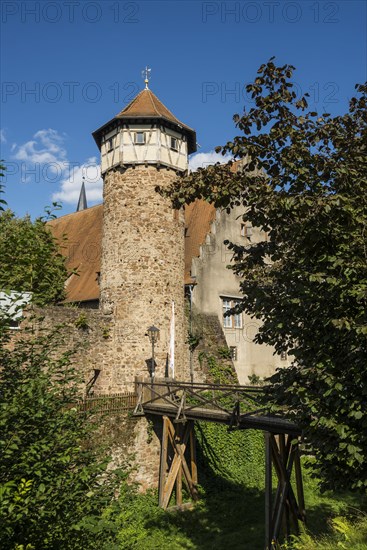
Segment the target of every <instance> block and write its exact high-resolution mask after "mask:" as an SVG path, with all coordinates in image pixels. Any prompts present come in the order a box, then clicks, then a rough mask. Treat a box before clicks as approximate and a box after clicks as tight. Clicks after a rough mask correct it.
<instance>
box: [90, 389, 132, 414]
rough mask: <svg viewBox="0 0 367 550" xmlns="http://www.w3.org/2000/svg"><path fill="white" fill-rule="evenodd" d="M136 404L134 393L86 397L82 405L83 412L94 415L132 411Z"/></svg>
mask: <svg viewBox="0 0 367 550" xmlns="http://www.w3.org/2000/svg"><path fill="white" fill-rule="evenodd" d="M136 404H137V395H136V393H135V392H124V393H113V394H110V395H93V396H88V397H86V398H85V399H84V400H83V402H82V404H81V409H82V410H83V411H94V412H96V413H119V412H125V411H133V410H134V409H135V407H136Z"/></svg>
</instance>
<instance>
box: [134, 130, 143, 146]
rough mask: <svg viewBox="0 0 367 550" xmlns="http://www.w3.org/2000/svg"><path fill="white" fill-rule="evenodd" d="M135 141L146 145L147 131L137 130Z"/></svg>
mask: <svg viewBox="0 0 367 550" xmlns="http://www.w3.org/2000/svg"><path fill="white" fill-rule="evenodd" d="M135 143H136V144H138V145H144V143H145V132H135Z"/></svg>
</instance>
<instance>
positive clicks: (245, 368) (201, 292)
mask: <svg viewBox="0 0 367 550" xmlns="http://www.w3.org/2000/svg"><path fill="white" fill-rule="evenodd" d="M242 214H243V209H242V208H239V207H237V208H235V209H234V210H232V212H231V213H230V214H227V213H226V212H220V211H217V216H216V221H215V222H214V223H213V224H212V228H211V232H210V234H209V235H208V236H207V239H206V243H205V244H204V245H203V246H202V247H201V255H200V257H199V258H194V260H193V262H192V271H191V273H192V276H194V277H196V282H197V285H196V286H195V288H194V291H193V303H194V305H195V306H196V307H197V309H198V310H199V311H201V312H203V313H208V314H216V315H218V318H219V319H220V321H221V322H222V318H223V310H222V300H221V298H222V297H230V298H240V297H241V292H240V289H239V283H240V278H239V277H237V276H236V275H234V274H233V272H232V271H231V270H229V269H226V266H227V265H228V264H230V263H231V257H232V254H231V252H230V251H229V250H228V249H227V247H226V246H225V245H224V244H223V241H224V240H226V239H228V240H230V241H232V242H235V243H238V244H247V243H249V242H250V241H249V240H248V239H247V237H243V236H241V224H242V223H244V222H243V220H242V218H241V215H242ZM264 238H266V235H265V233H263V232H260V230H259V229H257V228H253V235H252V236H251V242H258V241H260V240H263V239H264ZM222 325H223V322H222ZM259 326H260V321H258V320H256V319H251V318H250V317H249V316H248V315H245V314H244V313H242V329H236V328H225V327H223V331H224V334H225V337H226V340H227V344H228V346H235V347H237V361H235V362H234V365H235V368H236V371H237V375H238V378H239V382H240V383H241V384H248V382H249V379H248V377H249V376H250V375H252V374H256V375H257V376H260V377H266V376H269V375H271V374H272V373H273V372H275V369H276V368H277V367H286V366H288V365H289V364H290V361H289V358H288V359H286V360H283V359H281V357H280V356H279V355H274V349H273V348H272V347H270V346H266V345H259V344H255V343H254V342H253V339H254V337H255V335H256V333H257V331H258V327H259Z"/></svg>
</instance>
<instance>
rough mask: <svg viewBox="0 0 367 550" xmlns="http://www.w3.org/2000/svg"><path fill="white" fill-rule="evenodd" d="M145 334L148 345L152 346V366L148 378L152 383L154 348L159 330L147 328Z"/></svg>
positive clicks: (152, 327)
mask: <svg viewBox="0 0 367 550" xmlns="http://www.w3.org/2000/svg"><path fill="white" fill-rule="evenodd" d="M147 333H148V336H149V340H150V343H151V344H152V364H151V369H150V376H151V378H152V381H153V380H154V375H155V360H154V346H155V344H156V343H157V342H158V340H159V328H157V327H155V326H154V325H152V326H151V327H149V328H148V330H147Z"/></svg>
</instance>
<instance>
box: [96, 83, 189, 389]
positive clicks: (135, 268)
mask: <svg viewBox="0 0 367 550" xmlns="http://www.w3.org/2000/svg"><path fill="white" fill-rule="evenodd" d="M93 137H94V139H95V140H96V142H97V145H98V147H99V149H100V152H101V171H102V176H103V181H104V186H103V200H104V207H103V209H104V210H103V236H102V260H101V277H100V290H101V305H100V307H101V309H102V312H103V313H105V314H111V315H112V316H113V318H114V327H115V328H114V335H113V339H112V341H113V345H114V351H115V361H114V363H115V365H116V368H117V369H118V371H119V372H118V378H119V383H121V384H126V383H128V384H129V383H131V382H133V380H134V377H135V376H137V375H140V376H145V377H147V376H148V375H149V372H150V371H151V369H152V364H153V363H152V345H151V342H150V340H149V338H148V336H147V329H148V327H150V326H152V325H154V326H155V327H157V328H158V329H159V331H160V332H159V340H158V342H157V343H156V345H155V376H156V377H162V376H165V375H169V376H172V370H171V369H170V368H169V361H170V359H169V357H170V349H171V350H172V310H173V309H174V311H175V315H174V333H175V340H174V342H175V344H174V351H175V353H174V356H175V360H174V366H175V368H174V375H175V378H177V379H188V376H189V375H188V350H187V345H186V344H185V341H186V340H187V325H186V321H185V314H184V216H183V212H182V211H177V210H173V209H172V206H171V203H170V201H169V200H168V199H165V198H163V197H161V196H160V195H159V194H158V193H157V192H156V190H155V188H156V186H158V185H159V186H161V187H164V188H165V187H168V186H169V185H170V184H171V183H172V182H173V181H174V180H175V179H176V178H177V176H179V175H180V174H183V173H184V172H185V171H186V170H187V168H188V154H190V153H193V152H194V151H195V150H196V134H195V132H194V130H192V129H191V128H189V127H188V126H186V125H185V124H183V123H182V122H180V121H179V120H178V119H177V118H176V117H175V116H174V115H173V114H172V113H171V112H170V111H169V110H168V109H167V108H166V107H165V106H164V105H163V104H162V103H161V101H160V100H159V99H158V98H157V97H156V96H155V95H154V94H153V93H152V92H151V90H149V89H148V86H146V88H145V89H144V90H143V91H141V92H140V93H139V94H138V95H137V96H136V97H135V99H133V101H132V102H131V103H130V104H129V105H127V107H125V108H124V109H123V110H122V111H121V112H120V113H119V114H118V115H116V116H115V117H114V118H113V119H112V120H110V121H109V122H108V123H107V124H104V125H103V126H102V127H101V128H99V129H98V130H96V131H95V132H94V133H93ZM171 355H172V353H171ZM115 375H116V376H117V374H116V373H115ZM113 386H114V384H113Z"/></svg>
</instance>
